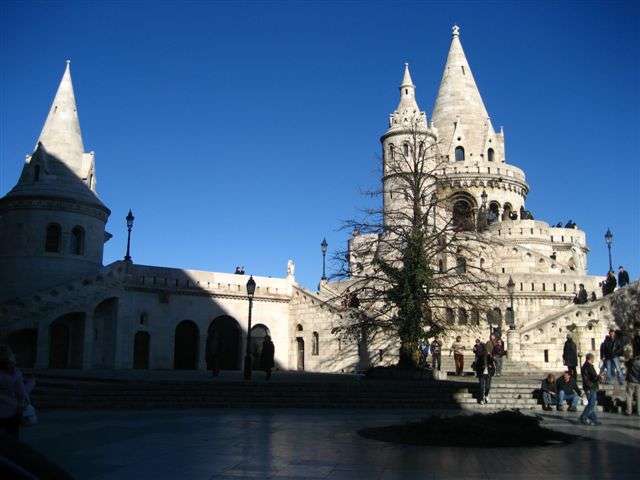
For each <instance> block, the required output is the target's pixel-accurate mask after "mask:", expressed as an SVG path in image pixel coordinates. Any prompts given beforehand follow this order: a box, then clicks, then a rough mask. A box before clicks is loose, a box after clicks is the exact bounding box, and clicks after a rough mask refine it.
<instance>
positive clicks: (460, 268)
mask: <svg viewBox="0 0 640 480" xmlns="http://www.w3.org/2000/svg"><path fill="white" fill-rule="evenodd" d="M456 273H457V274H458V275H462V274H463V273H467V259H466V258H464V257H456Z"/></svg>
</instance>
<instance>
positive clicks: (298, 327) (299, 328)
mask: <svg viewBox="0 0 640 480" xmlns="http://www.w3.org/2000/svg"><path fill="white" fill-rule="evenodd" d="M301 331H302V325H300V324H298V325H296V332H301Z"/></svg>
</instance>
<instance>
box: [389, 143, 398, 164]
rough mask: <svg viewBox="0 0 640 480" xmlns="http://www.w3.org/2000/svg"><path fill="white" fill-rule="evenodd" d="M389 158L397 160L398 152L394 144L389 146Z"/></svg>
mask: <svg viewBox="0 0 640 480" xmlns="http://www.w3.org/2000/svg"><path fill="white" fill-rule="evenodd" d="M389 158H390V159H391V160H395V159H396V150H395V147H394V146H393V143H392V144H391V145H389Z"/></svg>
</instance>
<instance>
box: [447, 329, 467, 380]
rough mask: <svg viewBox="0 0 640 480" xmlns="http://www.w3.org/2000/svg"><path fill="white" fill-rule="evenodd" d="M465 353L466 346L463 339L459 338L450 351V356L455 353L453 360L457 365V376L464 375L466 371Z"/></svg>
mask: <svg viewBox="0 0 640 480" xmlns="http://www.w3.org/2000/svg"><path fill="white" fill-rule="evenodd" d="M464 351H465V346H464V344H463V343H462V337H460V336H457V337H456V341H455V342H453V343H452V344H451V348H450V349H449V356H451V353H453V360H454V361H455V363H456V375H458V376H460V375H462V372H463V371H464Z"/></svg>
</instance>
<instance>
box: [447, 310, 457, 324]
mask: <svg viewBox="0 0 640 480" xmlns="http://www.w3.org/2000/svg"><path fill="white" fill-rule="evenodd" d="M455 318H456V314H455V313H454V312H453V308H447V311H446V320H447V323H448V324H449V325H453V323H454V322H455Z"/></svg>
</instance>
